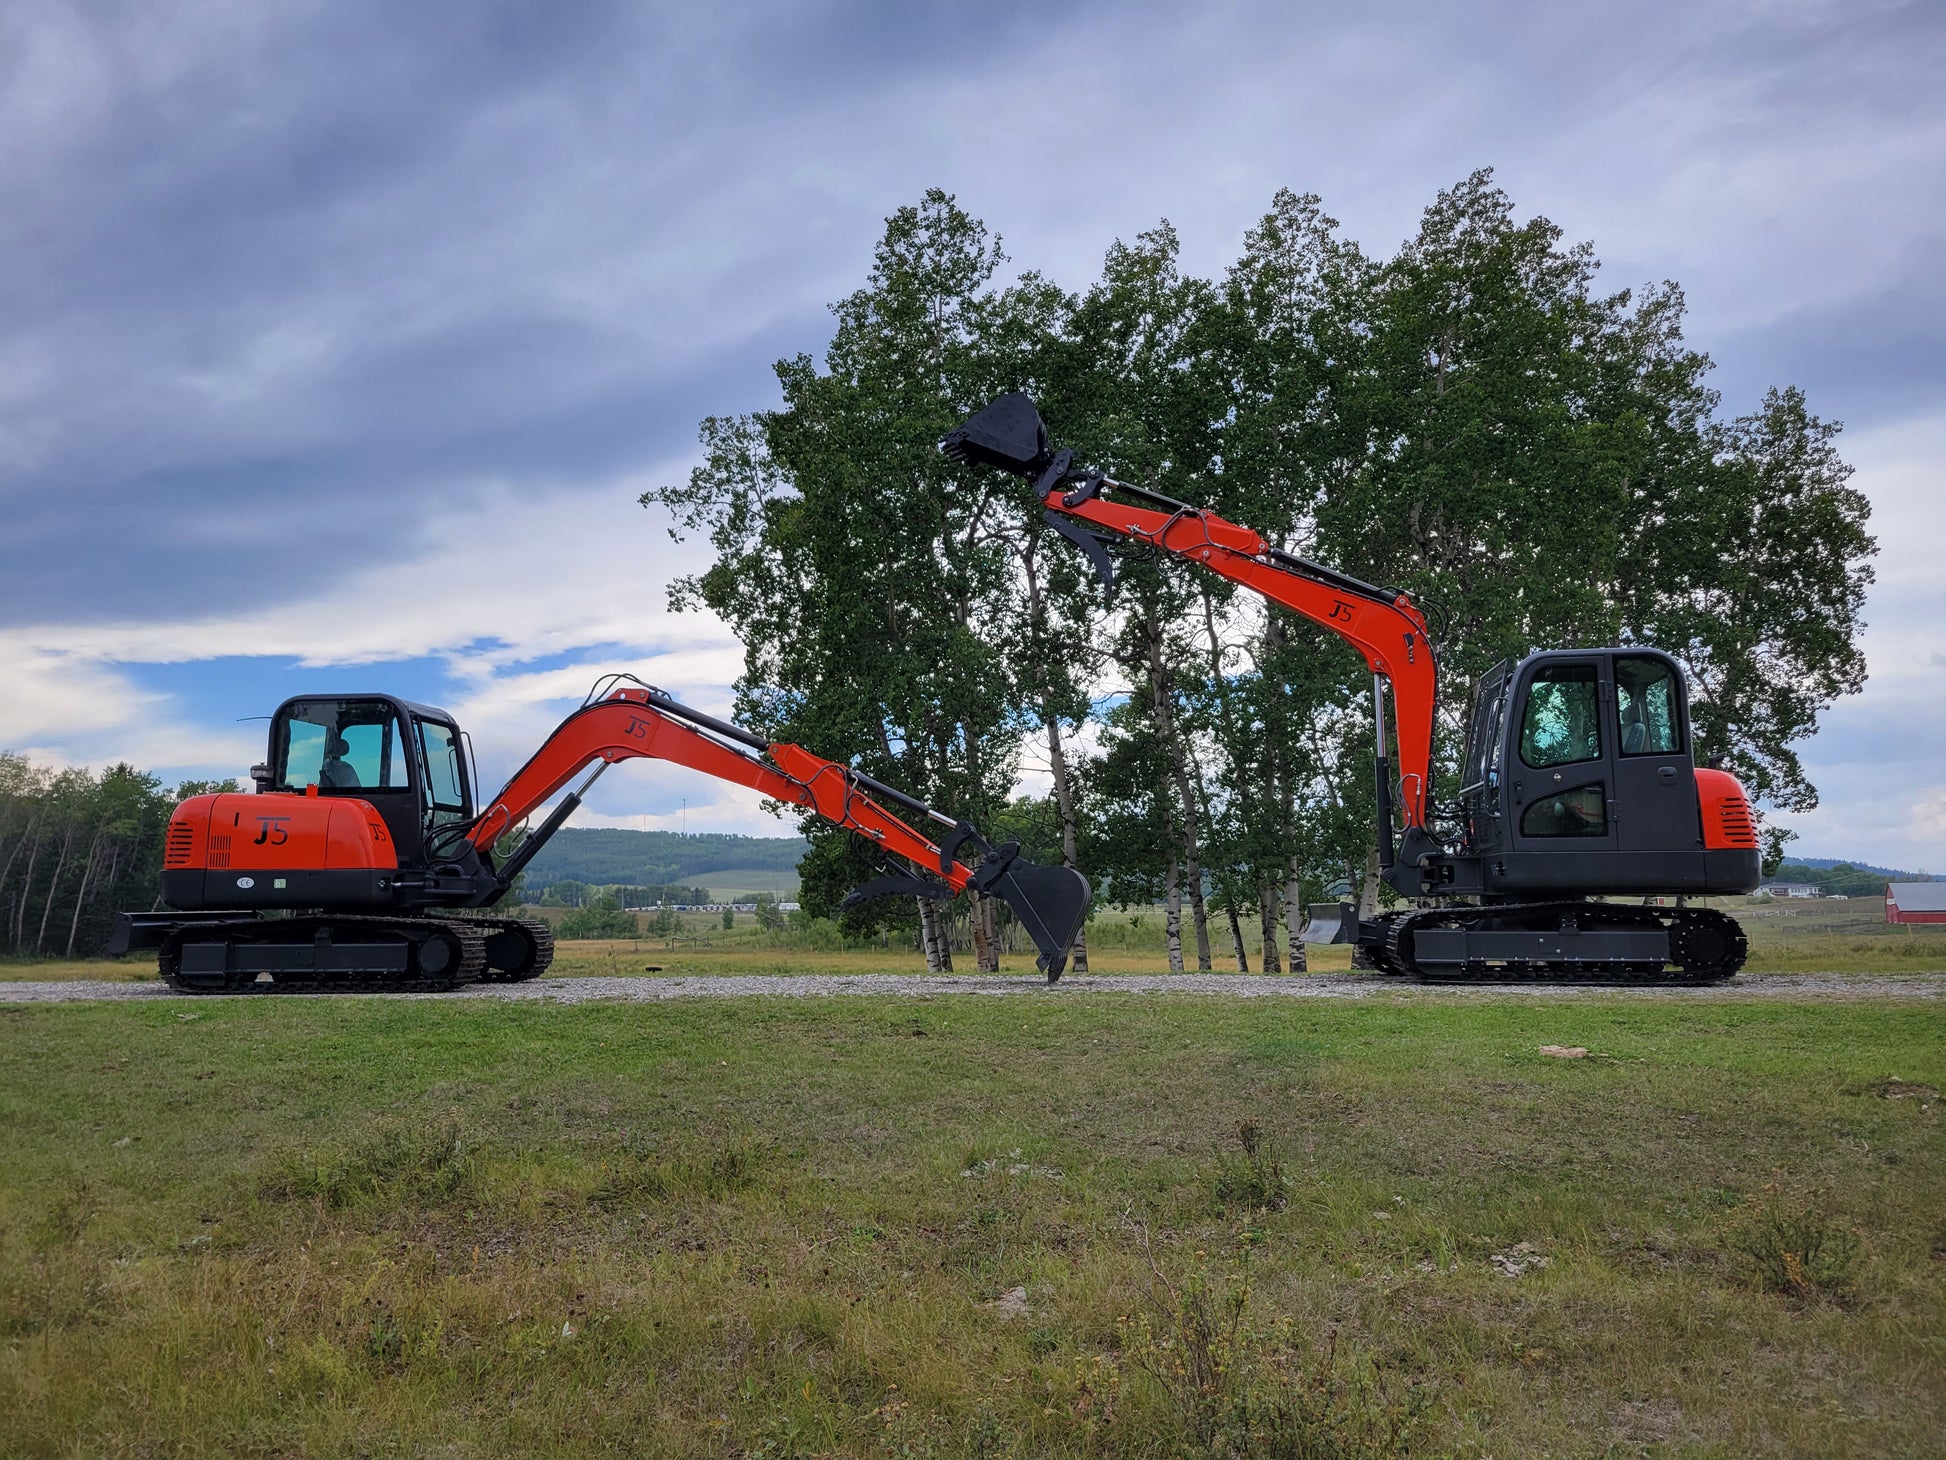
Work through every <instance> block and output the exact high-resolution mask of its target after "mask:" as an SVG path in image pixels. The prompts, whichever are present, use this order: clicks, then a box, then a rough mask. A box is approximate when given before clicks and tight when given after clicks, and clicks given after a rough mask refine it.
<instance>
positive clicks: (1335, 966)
mask: <svg viewBox="0 0 1946 1460" xmlns="http://www.w3.org/2000/svg"><path fill="white" fill-rule="evenodd" d="M1712 905H1714V906H1718V907H1721V908H1723V909H1724V910H1725V911H1727V912H1729V913H1730V914H1731V916H1733V917H1735V918H1737V919H1738V920H1739V921H1740V922H1741V923H1742V924H1743V926H1744V928H1745V930H1746V931H1747V933H1748V934H1749V937H1750V961H1749V963H1748V965H1747V971H1748V972H1749V973H1751V974H1765V973H1941V972H1946V926H1932V927H1915V926H1895V925H1892V924H1888V923H1887V922H1886V921H1885V910H1884V902H1883V901H1882V900H1881V899H1878V898H1873V899H1869V900H1867V899H1862V898H1853V899H1848V900H1847V899H1837V900H1831V901H1818V902H1803V903H1798V904H1797V905H1795V906H1792V905H1790V904H1786V903H1775V904H1771V905H1768V906H1765V905H1752V904H1748V903H1745V902H1744V901H1743V900H1742V899H1723V900H1720V901H1717V902H1715V903H1713V904H1712ZM522 911H524V912H530V913H531V912H538V913H540V914H542V915H546V916H550V917H554V918H558V917H559V916H560V914H561V911H562V910H561V909H558V908H543V909H523V910H522ZM1213 931H1216V932H1222V931H1224V930H1222V929H1221V928H1218V929H1215V930H1213ZM1090 939H1091V945H1092V946H1091V947H1090V950H1089V958H1090V962H1091V971H1092V972H1095V973H1109V974H1114V973H1161V972H1164V971H1165V970H1166V969H1167V967H1168V963H1167V960H1166V958H1165V957H1164V953H1163V948H1162V935H1161V919H1160V916H1159V915H1158V914H1154V913H1148V914H1142V913H1136V914H1129V913H1121V912H1114V911H1104V912H1102V913H1101V914H1100V915H1099V916H1098V917H1097V919H1096V921H1095V923H1094V924H1092V925H1091V931H1090ZM1216 951H1217V958H1216V965H1217V968H1218V969H1219V970H1228V969H1230V968H1233V967H1234V966H1235V965H1234V963H1233V961H1232V960H1231V959H1230V958H1229V957H1227V956H1226V949H1225V945H1224V944H1223V943H1222V942H1221V940H1219V943H1218V947H1217V950H1216ZM1192 956H1193V955H1192ZM1258 958H1259V950H1258V948H1256V947H1255V946H1254V945H1253V946H1252V947H1251V948H1250V966H1251V968H1252V970H1257V969H1259V968H1260V966H1261V965H1260V964H1259V962H1258ZM651 967H653V968H656V969H659V970H660V971H661V972H663V973H664V974H666V975H668V976H670V977H686V976H687V977H694V976H703V975H709V974H791V973H919V972H923V971H924V967H925V965H924V963H923V962H922V961H921V959H920V957H919V955H918V954H917V953H916V952H913V951H911V950H909V949H904V948H851V949H841V950H837V951H831V950H828V949H823V948H817V947H813V946H811V945H810V943H809V942H808V941H807V940H806V939H804V938H803V937H802V936H800V935H797V934H794V933H784V934H767V933H763V932H760V931H759V930H758V928H757V927H756V922H755V919H754V918H752V917H750V916H749V915H747V914H746V915H744V916H741V917H739V918H738V919H737V925H736V927H735V928H734V929H733V930H731V931H729V932H725V931H724V930H723V927H722V922H721V917H720V915H719V914H704V913H695V914H687V915H685V916H684V917H683V919H682V931H681V933H680V934H679V935H678V936H677V937H675V938H658V937H655V936H653V935H649V934H644V935H643V936H641V937H639V938H632V939H614V940H597V941H590V942H565V941H564V942H562V943H561V944H560V945H559V946H558V948H557V951H556V956H555V962H554V968H553V973H554V976H556V977H562V978H586V977H596V976H603V975H619V974H631V975H641V974H644V973H646V972H648V971H649V969H650V968H651ZM1033 967H1034V960H1033V955H1032V954H1031V953H1013V954H1009V955H1007V956H1006V957H1005V958H1004V959H1003V960H1002V968H1003V971H1006V972H1009V973H1020V974H1032V972H1033ZM1350 967H1351V953H1350V950H1349V949H1348V948H1345V947H1343V946H1338V947H1322V948H1312V949H1311V950H1310V971H1311V972H1313V973H1343V972H1346V971H1347V970H1348V969H1349V968H1350ZM974 969H975V964H974V961H973V956H972V954H971V952H968V953H966V954H964V955H963V956H961V957H959V958H957V959H956V970H957V971H959V972H962V973H972V972H973V971H974ZM154 977H155V962H154V960H153V959H152V958H148V959H144V958H129V959H115V960H107V959H76V960H68V961H61V960H53V959H46V960H35V959H16V960H0V983H4V982H8V981H19V980H26V979H74V978H105V979H114V980H127V979H153V978H154Z"/></svg>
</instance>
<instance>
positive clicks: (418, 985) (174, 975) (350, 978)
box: [156, 917, 552, 994]
mask: <svg viewBox="0 0 1946 1460" xmlns="http://www.w3.org/2000/svg"><path fill="white" fill-rule="evenodd" d="M260 926H264V927H270V926H277V927H279V929H280V931H281V930H284V929H291V930H295V929H296V928H298V927H302V928H304V929H306V930H308V933H309V934H310V935H315V934H316V932H317V930H318V929H319V928H320V927H329V928H330V929H331V930H332V932H333V933H334V935H337V934H349V935H352V936H353V937H354V938H355V937H356V935H357V934H359V933H360V932H365V931H377V932H380V933H402V934H406V935H408V936H409V935H411V934H414V933H417V934H420V935H421V938H413V939H412V941H413V942H414V943H415V944H416V943H418V942H419V941H421V940H422V938H423V935H425V934H429V933H431V932H433V931H434V930H436V929H443V930H445V931H447V932H449V933H451V934H453V935H454V936H455V937H456V938H458V939H459V944H460V961H459V967H458V968H457V969H455V970H454V971H453V972H452V973H450V974H444V975H441V976H439V977H437V978H430V977H427V976H425V975H423V974H408V975H404V976H401V975H397V974H390V973H335V972H334V973H323V974H311V975H309V976H305V975H298V976H295V977H286V978H285V979H284V980H283V981H282V982H279V981H278V980H277V978H276V976H275V975H272V977H271V981H270V982H269V983H263V982H260V981H259V980H258V979H257V978H256V977H255V976H249V977H248V981H247V982H235V983H227V984H225V985H224V986H222V987H221V988H212V987H210V986H208V985H206V984H194V983H186V982H184V981H183V980H182V978H181V970H182V945H183V942H184V940H185V939H186V938H187V936H188V935H189V934H191V933H196V934H204V935H206V934H208V933H210V932H212V931H214V930H212V929H209V928H184V929H181V930H178V931H177V932H175V933H172V934H170V935H169V937H168V938H167V939H166V940H164V942H163V944H162V946H161V948H160V949H158V950H157V952H156V971H157V973H159V974H160V975H161V978H162V981H163V982H164V983H166V984H168V985H169V987H170V988H172V989H174V990H175V991H176V992H177V993H179V994H317V993H347V994H394V993H400V994H403V993H432V994H441V993H447V992H450V991H451V990H453V989H456V988H459V987H461V986H462V985H464V984H469V983H474V982H477V981H478V980H479V978H480V976H481V975H482V974H484V973H485V972H486V940H487V929H488V927H489V926H491V925H490V924H487V923H484V922H479V921H476V920H474V919H471V918H378V917H301V918H280V919H277V920H276V922H275V923H274V924H273V923H271V922H268V921H266V922H265V923H263V924H261V925H260ZM197 941H199V942H207V941H211V940H210V939H209V938H207V937H206V936H205V937H199V938H198V939H197ZM239 941H242V942H251V943H262V942H269V941H276V942H296V941H300V940H299V939H296V938H290V939H284V938H279V939H275V940H271V939H264V938H249V939H241V940H239ZM301 941H309V938H308V937H307V938H305V939H303V940H301ZM549 949H550V952H551V951H552V939H550V940H549ZM238 977H241V976H240V975H232V978H238Z"/></svg>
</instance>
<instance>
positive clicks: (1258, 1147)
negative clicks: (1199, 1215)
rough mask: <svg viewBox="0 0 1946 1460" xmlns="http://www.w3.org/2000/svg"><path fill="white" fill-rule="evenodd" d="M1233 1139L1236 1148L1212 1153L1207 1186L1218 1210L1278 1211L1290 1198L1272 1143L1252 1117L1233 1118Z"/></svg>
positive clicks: (1282, 1170) (1288, 1187)
mask: <svg viewBox="0 0 1946 1460" xmlns="http://www.w3.org/2000/svg"><path fill="white" fill-rule="evenodd" d="M1236 1140H1237V1149H1236V1150H1234V1151H1218V1152H1217V1154H1216V1170H1215V1173H1214V1175H1213V1177H1212V1179H1211V1182H1210V1186H1211V1191H1212V1194H1213V1195H1214V1196H1215V1198H1216V1206H1217V1208H1218V1210H1220V1211H1236V1210H1241V1211H1244V1212H1279V1211H1282V1210H1283V1209H1284V1204H1285V1203H1286V1202H1288V1201H1289V1200H1290V1178H1289V1177H1288V1176H1286V1175H1285V1174H1284V1163H1283V1162H1282V1161H1281V1160H1279V1159H1278V1156H1277V1147H1276V1143H1275V1142H1274V1141H1272V1140H1271V1138H1270V1137H1269V1136H1267V1135H1265V1134H1264V1132H1263V1130H1262V1128H1261V1127H1260V1126H1259V1125H1258V1124H1257V1122H1256V1121H1254V1120H1240V1121H1238V1122H1237V1128H1236Z"/></svg>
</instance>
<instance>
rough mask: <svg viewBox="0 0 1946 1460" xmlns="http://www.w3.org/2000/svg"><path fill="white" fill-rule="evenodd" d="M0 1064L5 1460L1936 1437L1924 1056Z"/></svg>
mask: <svg viewBox="0 0 1946 1460" xmlns="http://www.w3.org/2000/svg"><path fill="white" fill-rule="evenodd" d="M1543 1044H1561V1045H1581V1046H1586V1047H1588V1048H1589V1049H1590V1050H1592V1051H1593V1054H1592V1055H1591V1056H1590V1057H1589V1058H1586V1059H1580V1060H1558V1059H1551V1058H1548V1057H1545V1056H1542V1055H1540V1054H1539V1053H1538V1047H1539V1046H1540V1045H1543ZM0 1049H4V1051H5V1059H4V1060H0V1344H3V1346H0V1434H4V1435H5V1436H6V1437H7V1439H6V1442H5V1445H4V1446H3V1447H0V1448H4V1450H5V1451H6V1453H7V1454H9V1455H22V1456H56V1455H61V1456H65V1455H72V1454H86V1455H162V1454H265V1455H306V1456H312V1455H317V1456H322V1455H339V1454H358V1455H366V1454H381V1453H385V1454H390V1453H399V1454H486V1455H509V1456H513V1455H520V1456H528V1455H586V1454H596V1453H610V1452H612V1453H672V1452H674V1453H692V1452H693V1453H718V1454H812V1453H837V1454H859V1455H866V1454H895V1455H896V1454H925V1453H939V1454H962V1453H983V1454H1022V1455H1025V1454H1084V1453H1093V1454H1112V1455H1124V1454H1174V1453H1182V1452H1184V1451H1185V1450H1189V1451H1193V1452H1196V1453H1220V1452H1222V1451H1223V1449H1224V1447H1226V1446H1227V1447H1229V1452H1230V1453H1253V1454H1350V1455H1359V1454H1383V1453H1403V1452H1406V1451H1411V1452H1413V1453H1419V1452H1425V1453H1438V1452H1442V1451H1451V1452H1456V1453H1464V1454H1493V1455H1534V1454H1543V1453H1547V1454H1556V1455H1636V1454H1642V1453H1656V1454H1678V1453H1681V1454H1709V1455H1723V1456H1741V1455H1748V1454H1756V1453H1766V1454H1769V1453H1775V1454H1830V1455H1858V1454H1873V1455H1900V1454H1906V1455H1921V1454H1936V1453H1938V1437H1939V1435H1940V1434H1941V1433H1946V1364H1942V1362H1941V1359H1942V1353H1941V1342H1942V1340H1941V1335H1942V1333H1946V1283H1943V1282H1942V1278H1943V1277H1946V1195H1942V1193H1946V1140H1942V1136H1941V1130H1940V1122H1941V1115H1942V1113H1941V1110H1940V1107H1939V1102H1938V1097H1937V1096H1936V1095H1934V1094H1932V1093H1930V1092H1931V1091H1936V1090H1939V1089H1941V1088H1946V1010H1942V1009H1941V1008H1940V1007H1939V1006H1938V1005H1937V1004H1935V1003H1928V1002H1923V1001H1913V1002H1910V1003H1904V1002H1895V1001H1886V1000H1874V1001H1871V1002H1869V1003H1867V1002H1854V1001H1838V1002H1830V1003H1824V1004H1813V1003H1802V1004H1798V1003H1783V1002H1781V1001H1769V1000H1766V1001H1762V1002H1760V1003H1758V1002H1753V1003H1747V1004H1746V1003H1736V1002H1728V1003H1712V1004H1708V1005H1694V1004H1682V1005H1674V1004H1669V1003H1656V1002H1649V1001H1633V1000H1629V999H1626V998H1604V999H1587V998H1583V999H1578V1000H1575V1001H1573V1002H1567V1001H1546V1000H1542V1001H1532V1000H1527V999H1523V1000H1521V1001H1519V1002H1508V1003H1504V1004H1502V1003H1492V1002H1485V1001H1480V1000H1477V999H1468V1000H1448V999H1444V998H1439V997H1436V996H1434V997H1415V998H1414V999H1412V1000H1410V1001H1391V1000H1374V1001H1362V1002H1357V1003H1340V1002H1336V1001H1333V1002H1330V1003H1323V1004H1307V1005H1301V1006H1291V1005H1283V1004H1269V1003H1263V1002H1244V1001H1235V1002H1232V1001H1223V1000H1210V999H1170V1000H1166V1001H1164V1000H1148V999H1129V998H1119V997H1108V996H1101V997H1092V998H1064V999H1060V1000H1049V1001H1045V1002H1042V1001H1030V1000H1011V999H1010V1000H994V1001H988V1000H971V999H967V1000H932V1001H929V1000H869V1001H867V1000H823V1001H811V1002H803V1003H798V1002H789V1001H763V1002H753V1003H735V1004H719V1003H714V1002H698V1003H694V1004H690V1003H682V1004H676V1005H658V1006H653V1007H644V1006H624V1005H585V1006H579V1007H564V1006H540V1005H500V1004H492V1003H481V1002H466V1003H443V1002H436V1001H434V1002H426V1001H409V1002H408V1001H387V1000H378V999H352V998H348V999H342V1000H304V1001H284V1000H263V1001H213V1002H209V1003H201V1004H195V1005H191V1006H187V1007H185V1006H184V1005H183V1004H180V1003H175V1002H168V1003H161V1004H156V1005H137V1006H127V1005H104V1004H80V1005H67V1006H16V1007H8V1008H4V1009H0ZM1894 1076H1896V1077H1898V1079H1897V1082H1893V1081H1892V1080H1890V1079H1889V1078H1888V1077H1894ZM1246 1122H1247V1123H1249V1124H1248V1125H1246V1124H1245V1123H1246ZM1245 1131H1247V1132H1248V1137H1249V1138H1248V1142H1247V1144H1248V1146H1249V1147H1250V1148H1251V1149H1249V1150H1246V1149H1245V1145H1246V1142H1245V1141H1243V1140H1242V1139H1240V1136H1239V1133H1240V1132H1245ZM968 1173H971V1174H968ZM1793 1243H1795V1244H1797V1245H1798V1246H1799V1247H1803V1246H1805V1245H1806V1244H1807V1243H1810V1244H1815V1245H1816V1251H1815V1253H1813V1254H1812V1256H1811V1258H1810V1260H1809V1264H1808V1265H1807V1264H1806V1262H1805V1261H1803V1260H1797V1259H1796V1258H1792V1259H1791V1260H1797V1268H1796V1271H1798V1272H1800V1273H1803V1274H1804V1275H1805V1281H1804V1282H1803V1283H1802V1284H1800V1285H1797V1286H1792V1284H1793V1283H1794V1282H1796V1279H1794V1278H1792V1276H1791V1274H1792V1272H1793V1269H1792V1267H1791V1260H1786V1259H1787V1255H1788V1254H1789V1253H1792V1252H1795V1251H1796V1249H1795V1248H1793V1247H1792V1246H1791V1244H1793ZM1523 1244H1524V1245H1523ZM1496 1257H1497V1258H1498V1259H1499V1261H1498V1262H1496V1261H1495V1259H1496ZM1536 1258H1545V1259H1546V1262H1545V1264H1544V1265H1543V1264H1542V1263H1539V1262H1536V1261H1535V1260H1534V1259H1536ZM1506 1267H1514V1268H1517V1269H1518V1270H1519V1276H1515V1277H1508V1276H1504V1275H1503V1269H1504V1268H1506ZM1778 1274H1782V1276H1781V1277H1778V1276H1777V1275H1778ZM1017 1289H1018V1290H1024V1294H1023V1295H1022V1296H1018V1297H1008V1296H1007V1295H1009V1294H1012V1293H1014V1291H1015V1290H1017ZM1239 1295H1242V1297H1243V1301H1242V1303H1241V1309H1240V1312H1239V1311H1238V1306H1237V1299H1238V1297H1239ZM1014 1310H1019V1311H1014ZM1232 1317H1234V1318H1235V1319H1236V1321H1235V1324H1234V1326H1231V1319H1232ZM1198 1374H1204V1375H1207V1376H1209V1378H1208V1383H1206V1384H1200V1385H1199V1384H1197V1383H1192V1382H1190V1381H1189V1379H1186V1378H1185V1375H1188V1376H1190V1377H1191V1378H1193V1377H1194V1376H1195V1375H1198ZM1414 1424H1416V1426H1417V1428H1416V1430H1415V1429H1413V1428H1412V1425H1414ZM1401 1428H1404V1429H1405V1430H1406V1433H1407V1439H1406V1440H1405V1441H1401V1440H1400V1438H1399V1432H1400V1430H1401ZM1329 1444H1336V1445H1337V1446H1338V1448H1337V1449H1335V1450H1333V1449H1330V1448H1328V1445H1329ZM1304 1446H1309V1447H1310V1448H1308V1449H1307V1448H1303V1447H1304Z"/></svg>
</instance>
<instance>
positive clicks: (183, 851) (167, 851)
mask: <svg viewBox="0 0 1946 1460" xmlns="http://www.w3.org/2000/svg"><path fill="white" fill-rule="evenodd" d="M195 855H196V828H195V827H193V826H191V825H190V824H189V823H188V822H186V821H172V822H170V823H169V839H168V843H167V845H166V846H165V847H164V849H163V853H162V865H163V866H165V867H187V866H188V865H189V860H190V858H191V857H193V856H195Z"/></svg>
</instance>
